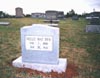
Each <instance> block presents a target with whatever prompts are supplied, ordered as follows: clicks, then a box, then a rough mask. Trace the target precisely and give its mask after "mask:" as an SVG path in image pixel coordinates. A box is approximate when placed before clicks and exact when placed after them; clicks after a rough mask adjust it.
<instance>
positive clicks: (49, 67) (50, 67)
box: [12, 56, 67, 73]
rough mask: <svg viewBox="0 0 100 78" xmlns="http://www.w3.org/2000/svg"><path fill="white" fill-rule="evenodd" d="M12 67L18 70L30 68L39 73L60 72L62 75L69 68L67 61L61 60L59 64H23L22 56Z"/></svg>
mask: <svg viewBox="0 0 100 78" xmlns="http://www.w3.org/2000/svg"><path fill="white" fill-rule="evenodd" d="M12 65H13V66H14V67H18V68H30V69H33V70H37V71H42V72H52V71H54V72H58V73H62V72H65V70H66V67H67V59H64V58H59V64H56V65H55V64H41V63H28V62H22V56H20V57H19V58H17V59H16V60H14V61H13V62H12Z"/></svg>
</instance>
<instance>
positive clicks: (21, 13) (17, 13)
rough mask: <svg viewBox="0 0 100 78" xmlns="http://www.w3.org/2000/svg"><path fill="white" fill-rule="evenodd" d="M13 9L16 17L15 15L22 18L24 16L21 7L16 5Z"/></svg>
mask: <svg viewBox="0 0 100 78" xmlns="http://www.w3.org/2000/svg"><path fill="white" fill-rule="evenodd" d="M15 10H16V17H17V18H22V17H24V14H23V9H22V8H20V7H17V8H16V9H15Z"/></svg>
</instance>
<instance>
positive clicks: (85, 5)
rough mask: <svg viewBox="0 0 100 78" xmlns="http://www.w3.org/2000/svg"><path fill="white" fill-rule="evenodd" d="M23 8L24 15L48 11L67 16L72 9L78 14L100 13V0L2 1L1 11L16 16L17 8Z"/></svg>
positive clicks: (0, 2) (0, 4)
mask: <svg viewBox="0 0 100 78" xmlns="http://www.w3.org/2000/svg"><path fill="white" fill-rule="evenodd" d="M16 7H21V8H23V13H24V14H31V13H34V12H43V13H45V11H46V10H57V11H64V13H65V14H66V13H67V12H69V11H70V10H71V9H73V10H74V11H75V12H76V13H78V14H82V13H84V12H86V13H89V12H92V11H93V9H95V11H100V1H99V0H0V11H3V12H6V13H8V14H12V15H15V8H16Z"/></svg>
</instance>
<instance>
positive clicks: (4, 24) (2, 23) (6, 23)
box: [0, 22, 10, 26]
mask: <svg viewBox="0 0 100 78" xmlns="http://www.w3.org/2000/svg"><path fill="white" fill-rule="evenodd" d="M9 24H10V22H0V25H3V26H8V25H9Z"/></svg>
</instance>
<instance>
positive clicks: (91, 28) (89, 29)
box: [86, 25, 100, 33]
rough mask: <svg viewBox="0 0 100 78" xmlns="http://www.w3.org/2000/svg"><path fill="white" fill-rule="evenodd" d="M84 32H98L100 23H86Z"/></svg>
mask: <svg viewBox="0 0 100 78" xmlns="http://www.w3.org/2000/svg"><path fill="white" fill-rule="evenodd" d="M86 32H94V33H100V25H86Z"/></svg>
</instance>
